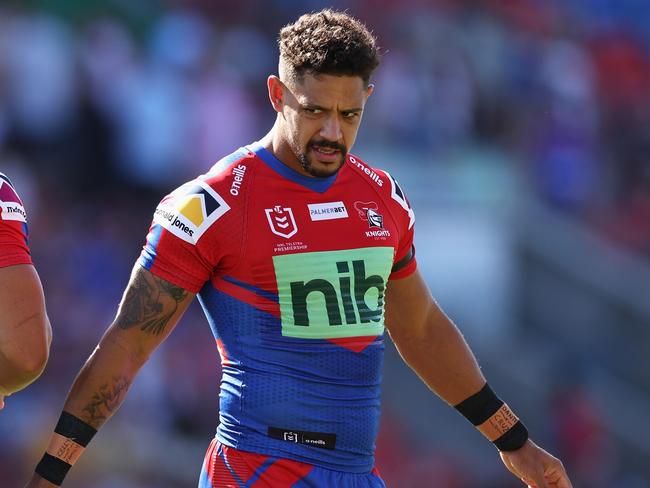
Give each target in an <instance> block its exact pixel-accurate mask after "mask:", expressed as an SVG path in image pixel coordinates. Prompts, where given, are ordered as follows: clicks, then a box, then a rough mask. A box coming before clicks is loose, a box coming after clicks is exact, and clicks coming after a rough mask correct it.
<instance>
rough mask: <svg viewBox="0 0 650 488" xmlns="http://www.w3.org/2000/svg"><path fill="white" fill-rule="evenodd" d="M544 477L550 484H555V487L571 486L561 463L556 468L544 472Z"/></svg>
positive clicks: (571, 487) (565, 487)
mask: <svg viewBox="0 0 650 488" xmlns="http://www.w3.org/2000/svg"><path fill="white" fill-rule="evenodd" d="M544 478H546V480H547V481H548V482H549V483H551V484H552V486H556V487H557V488H573V485H571V481H569V476H568V475H567V473H566V471H565V469H564V466H562V464H560V466H559V467H557V468H556V469H554V470H551V471H550V472H546V473H544Z"/></svg>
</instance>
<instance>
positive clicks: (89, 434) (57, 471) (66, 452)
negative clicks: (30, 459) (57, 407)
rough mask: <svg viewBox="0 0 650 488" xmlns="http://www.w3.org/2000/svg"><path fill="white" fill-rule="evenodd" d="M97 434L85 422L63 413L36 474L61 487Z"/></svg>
mask: <svg viewBox="0 0 650 488" xmlns="http://www.w3.org/2000/svg"><path fill="white" fill-rule="evenodd" d="M96 433H97V430H96V429H95V428H94V427H91V426H90V425H88V424H87V423H86V422H84V421H83V420H81V419H79V418H77V417H75V416H74V415H72V414H69V413H68V412H61V417H59V421H58V422H57V424H56V427H55V428H54V434H53V435H52V439H51V440H50V445H49V446H48V448H47V451H46V452H45V454H43V457H42V458H41V460H40V462H39V463H38V465H37V466H36V474H38V475H39V476H40V477H41V478H43V479H46V480H47V481H49V482H50V483H52V484H55V485H57V486H60V485H61V483H63V480H64V478H65V476H66V474H68V471H69V470H70V468H71V467H72V465H73V464H74V463H76V462H77V459H79V457H80V456H81V454H82V453H83V451H84V449H85V448H86V446H87V445H88V443H89V442H90V440H91V439H92V438H93V436H94V435H95V434H96Z"/></svg>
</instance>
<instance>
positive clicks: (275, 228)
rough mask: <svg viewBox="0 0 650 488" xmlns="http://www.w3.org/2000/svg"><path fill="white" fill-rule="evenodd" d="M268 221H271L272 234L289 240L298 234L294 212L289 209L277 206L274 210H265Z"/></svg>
mask: <svg viewBox="0 0 650 488" xmlns="http://www.w3.org/2000/svg"><path fill="white" fill-rule="evenodd" d="M264 212H265V213H266V220H268V221H269V225H270V226H271V232H273V233H274V234H275V235H278V236H280V237H285V238H286V239H289V238H290V237H291V236H293V235H295V234H296V232H298V226H297V225H296V219H295V218H294V217H293V211H292V210H291V208H289V207H283V206H282V205H276V206H275V207H273V208H266V209H264Z"/></svg>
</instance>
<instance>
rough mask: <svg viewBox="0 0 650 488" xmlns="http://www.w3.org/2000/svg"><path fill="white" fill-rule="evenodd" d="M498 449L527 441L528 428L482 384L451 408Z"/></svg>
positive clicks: (510, 447) (519, 445)
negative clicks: (473, 392) (478, 389)
mask: <svg viewBox="0 0 650 488" xmlns="http://www.w3.org/2000/svg"><path fill="white" fill-rule="evenodd" d="M454 408H455V409H456V410H458V411H459V412H460V413H461V415H463V416H464V417H465V418H466V419H467V420H469V421H470V422H471V423H472V424H473V425H474V426H475V427H476V428H477V429H478V430H479V431H480V432H481V433H482V434H483V435H484V436H485V437H487V438H488V439H489V440H490V441H491V442H492V443H493V444H494V445H495V446H496V447H497V449H499V451H516V450H517V449H519V448H520V447H522V446H523V445H524V444H525V443H526V441H527V440H528V430H527V429H526V427H525V426H524V424H523V423H522V422H521V421H520V420H519V419H518V418H517V416H516V415H515V414H514V413H513V412H512V410H510V407H508V405H506V404H505V403H504V402H503V401H502V400H501V399H500V398H499V397H498V396H497V395H496V394H495V393H494V392H493V391H492V389H491V388H490V386H489V385H488V384H487V383H486V384H485V386H484V387H483V388H481V390H480V391H479V392H478V393H476V394H474V395H472V396H471V397H469V398H467V399H466V400H463V401H462V402H460V403H459V404H458V405H456V406H455V407H454Z"/></svg>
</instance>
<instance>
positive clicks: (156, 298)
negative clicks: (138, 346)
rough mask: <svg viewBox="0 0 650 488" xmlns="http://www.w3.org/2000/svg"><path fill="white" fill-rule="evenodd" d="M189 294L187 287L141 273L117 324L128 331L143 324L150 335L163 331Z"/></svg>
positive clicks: (130, 290)
mask: <svg viewBox="0 0 650 488" xmlns="http://www.w3.org/2000/svg"><path fill="white" fill-rule="evenodd" d="M186 296H187V291H185V290H184V289H182V288H179V287H177V286H174V285H172V284H171V283H169V282H167V281H165V280H162V279H160V278H158V277H157V276H154V275H152V274H144V273H142V272H138V273H137V274H136V275H135V277H134V279H133V281H132V282H131V284H130V285H129V288H128V290H127V292H126V296H125V297H124V300H123V301H122V305H121V307H120V312H119V314H118V317H117V320H116V324H117V326H118V327H120V328H121V329H125V330H126V329H130V328H131V327H135V326H140V330H141V331H143V332H146V333H148V334H153V335H158V334H161V333H162V332H163V331H164V330H165V327H166V326H167V323H168V322H169V320H170V319H171V318H172V317H173V315H174V313H175V312H176V310H177V309H178V304H179V303H180V302H181V301H183V299H184V298H185V297H186Z"/></svg>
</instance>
